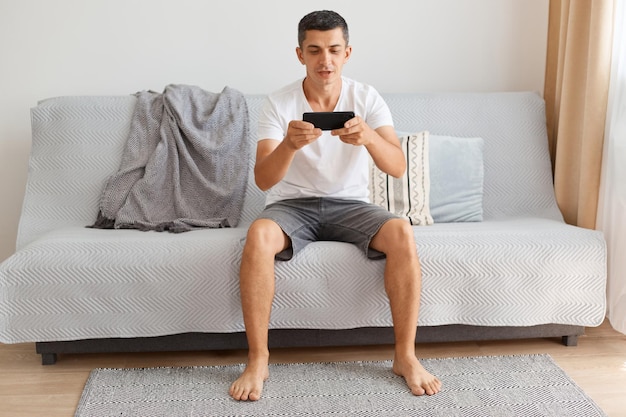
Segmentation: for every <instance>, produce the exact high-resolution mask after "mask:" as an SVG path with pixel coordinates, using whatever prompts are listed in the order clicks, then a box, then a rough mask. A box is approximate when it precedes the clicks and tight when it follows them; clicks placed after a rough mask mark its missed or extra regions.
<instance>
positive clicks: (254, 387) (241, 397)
mask: <svg viewBox="0 0 626 417" xmlns="http://www.w3.org/2000/svg"><path fill="white" fill-rule="evenodd" d="M269 376H270V370H269V367H268V365H267V360H260V361H253V360H250V361H249V363H248V365H247V366H246V369H245V370H244V371H243V373H242V374H241V376H240V377H239V378H238V379H237V380H236V381H235V382H233V383H232V385H231V386H230V390H229V394H230V396H231V397H233V399H235V400H237V401H248V400H249V401H257V400H259V399H260V398H261V392H262V391H263V382H264V381H265V380H266V379H267V378H268V377H269Z"/></svg>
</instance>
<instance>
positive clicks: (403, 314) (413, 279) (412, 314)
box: [370, 219, 441, 395]
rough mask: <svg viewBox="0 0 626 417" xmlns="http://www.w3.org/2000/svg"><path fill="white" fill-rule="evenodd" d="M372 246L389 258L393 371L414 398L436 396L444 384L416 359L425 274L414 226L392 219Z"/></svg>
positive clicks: (375, 238)
mask: <svg viewBox="0 0 626 417" xmlns="http://www.w3.org/2000/svg"><path fill="white" fill-rule="evenodd" d="M370 246H371V247H372V248H374V249H376V250H378V251H380V252H383V253H385V254H386V255H387V261H386V262H387V263H386V265H385V290H386V291H387V295H388V296H389V302H390V305H391V316H392V319H393V326H394V335H395V355H394V360H393V371H394V372H395V373H396V374H397V375H400V376H402V377H404V379H405V380H406V382H407V385H408V386H409V388H410V389H411V392H412V393H413V394H414V395H424V394H427V395H433V394H436V393H437V392H439V391H440V390H441V382H440V381H439V379H438V378H437V377H435V376H433V375H432V374H430V373H429V372H428V371H426V369H424V367H423V366H422V364H421V363H420V362H419V360H418V359H417V357H416V356H415V335H416V332H417V319H418V315H419V305H420V292H421V277H422V275H421V268H420V264H419V259H418V257H417V250H416V247H415V240H414V237H413V232H412V229H411V226H410V225H409V224H408V223H407V222H406V221H404V220H400V219H398V220H395V219H394V220H390V221H388V222H387V223H385V224H384V225H383V227H381V229H380V231H379V232H378V233H377V234H376V236H374V238H373V239H372V242H371V244H370Z"/></svg>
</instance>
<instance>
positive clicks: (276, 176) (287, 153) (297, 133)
mask: <svg viewBox="0 0 626 417" xmlns="http://www.w3.org/2000/svg"><path fill="white" fill-rule="evenodd" d="M321 135H322V131H321V130H320V129H317V128H315V126H313V125H312V124H311V123H308V122H303V121H301V120H292V121H291V122H289V127H288V128H287V135H285V138H284V139H283V140H282V141H279V140H275V139H262V140H260V141H259V142H258V143H257V149H256V162H255V165H254V180H255V182H256V185H257V186H258V187H259V188H260V189H261V190H263V191H266V190H269V189H270V188H272V187H273V186H274V185H276V184H277V183H278V182H279V181H280V180H282V179H283V177H284V176H285V174H286V173H287V170H288V169H289V166H290V165H291V162H292V161H293V157H294V156H295V154H296V152H297V151H298V150H299V149H300V148H302V147H303V146H306V145H308V144H309V143H311V142H314V141H316V140H317V139H318V138H319V137H320V136H321Z"/></svg>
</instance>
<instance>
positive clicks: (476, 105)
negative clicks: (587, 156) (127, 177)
mask: <svg viewBox="0 0 626 417" xmlns="http://www.w3.org/2000/svg"><path fill="white" fill-rule="evenodd" d="M384 97H385V99H386V100H387V103H388V104H389V107H390V109H391V112H392V114H393V117H394V122H395V126H396V129H397V130H398V131H404V132H417V131H421V130H429V131H430V132H431V133H432V134H438V135H448V136H463V137H482V138H483V139H484V148H483V149H484V151H483V152H484V155H483V157H484V188H483V217H484V220H493V219H499V218H506V217H510V216H528V217H537V216H539V217H548V218H555V219H560V213H559V211H558V208H557V206H556V203H555V199H554V191H553V186H552V174H551V166H550V158H549V155H548V143H547V136H546V125H545V111H544V103H543V100H542V99H541V97H539V96H538V95H537V94H535V93H529V92H522V93H477V94H392V95H384ZM246 100H247V102H248V110H249V115H250V128H251V132H252V134H251V136H250V141H251V142H253V145H254V142H256V135H255V133H254V132H255V131H256V124H257V120H258V114H259V109H260V107H261V105H262V102H263V100H264V96H262V95H249V96H246ZM134 104H135V97H134V96H105V97H93V96H88V97H83V96H76V97H58V98H52V99H47V100H43V101H42V102H40V103H39V104H38V105H37V107H35V108H33V109H32V110H31V122H32V134H33V143H32V150H31V156H30V161H29V173H28V182H27V186H26V194H25V198H24V203H23V207H22V215H21V218H20V225H19V231H18V241H17V248H18V249H19V248H21V247H23V246H24V245H26V244H28V243H29V242H31V241H33V240H35V239H36V238H37V237H39V236H40V235H42V234H44V233H46V232H48V231H50V230H54V229H58V228H63V227H69V226H79V227H80V226H86V225H89V224H91V223H93V221H94V220H95V218H96V215H97V212H98V203H99V199H100V194H101V193H102V189H103V187H104V184H105V182H106V180H107V178H108V177H109V176H110V175H111V174H112V173H113V172H115V171H116V170H117V168H118V166H119V163H120V160H121V155H122V151H123V148H124V144H125V142H126V136H127V134H128V130H129V127H130V119H131V117H132V113H133V109H134ZM252 149H255V146H254V147H253V148H252ZM254 154H255V153H254V151H253V152H252V153H251V157H252V158H251V160H250V168H252V166H253V164H254V161H253V158H254ZM248 178H249V185H248V190H247V194H246V200H245V203H244V210H243V212H242V217H241V221H240V227H246V226H247V225H248V224H249V223H250V222H251V221H252V220H253V219H254V218H255V217H256V215H257V214H258V213H259V212H260V210H261V209H262V208H263V204H264V193H263V192H261V191H260V190H259V189H258V188H257V187H256V186H255V185H254V179H253V177H252V169H250V170H249V172H248Z"/></svg>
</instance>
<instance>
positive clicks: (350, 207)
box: [258, 197, 399, 261]
mask: <svg viewBox="0 0 626 417" xmlns="http://www.w3.org/2000/svg"><path fill="white" fill-rule="evenodd" d="M258 218H259V219H269V220H273V221H274V222H275V223H277V224H278V225H279V226H280V228H281V229H282V230H283V232H285V234H286V235H287V236H289V238H290V239H291V247H290V248H287V249H285V250H284V251H282V252H280V253H278V254H277V255H276V259H277V260H281V261H287V260H289V259H291V258H292V257H293V256H294V255H295V254H297V253H298V252H299V251H301V250H302V249H303V248H304V247H305V246H306V245H308V244H309V243H311V242H315V241H320V240H330V241H338V242H347V243H352V244H354V245H356V246H358V247H359V248H361V250H362V251H363V252H364V253H365V255H366V256H367V257H368V258H369V259H384V258H385V254H384V253H382V252H379V251H377V250H374V249H371V248H370V247H369V245H370V242H371V240H372V238H373V237H374V235H376V233H378V231H379V230H380V228H381V227H382V225H383V224H384V223H385V222H386V221H388V220H391V219H397V218H399V217H398V216H396V215H395V214H393V213H390V212H389V211H388V210H386V209H384V208H382V207H380V206H377V205H374V204H370V203H364V202H362V201H355V200H345V199H339V198H325V197H322V198H318V197H312V198H297V199H292V200H283V201H278V202H276V203H273V204H270V205H268V206H267V207H265V209H264V210H263V212H262V213H261V214H260V215H259V217H258Z"/></svg>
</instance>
